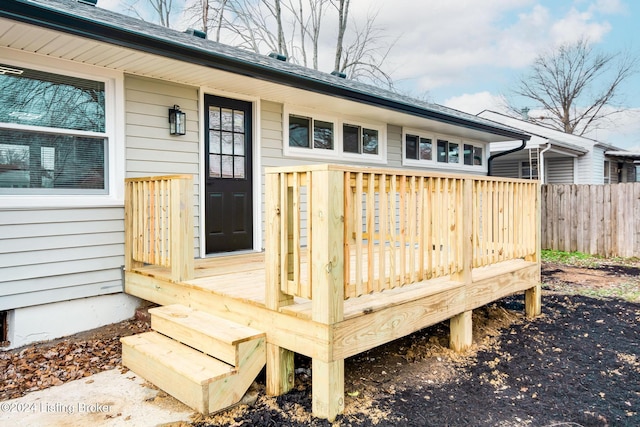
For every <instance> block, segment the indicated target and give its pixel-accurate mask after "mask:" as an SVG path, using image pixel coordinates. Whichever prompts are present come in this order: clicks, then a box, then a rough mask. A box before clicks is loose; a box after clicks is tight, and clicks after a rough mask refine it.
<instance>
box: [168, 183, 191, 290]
mask: <svg viewBox="0 0 640 427" xmlns="http://www.w3.org/2000/svg"><path fill="white" fill-rule="evenodd" d="M170 203H171V217H170V218H171V279H172V280H174V281H176V282H181V281H184V280H189V279H192V278H193V274H194V254H193V246H194V245H193V177H189V179H186V178H176V179H172V180H171V202H170Z"/></svg>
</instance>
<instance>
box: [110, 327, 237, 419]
mask: <svg viewBox="0 0 640 427" xmlns="http://www.w3.org/2000/svg"><path fill="white" fill-rule="evenodd" d="M121 341H122V363H123V365H124V366H126V367H127V368H129V369H131V370H132V371H133V372H135V373H136V374H138V375H140V376H141V377H143V378H145V379H146V380H147V381H150V382H152V383H153V384H155V385H156V386H158V387H159V388H161V389H162V390H164V391H166V392H167V393H169V394H171V395H172V396H174V397H175V398H176V399H178V400H180V401H181V402H183V403H184V404H186V405H187V406H190V407H192V408H194V409H196V410H198V411H200V412H202V413H208V410H209V409H208V406H209V402H208V401H207V399H206V396H207V395H208V392H209V388H210V386H211V384H212V383H215V382H216V380H222V379H224V378H225V377H229V376H232V375H233V374H234V373H235V368H234V367H233V366H230V365H228V364H226V363H224V362H221V361H219V360H217V359H214V358H213V357H209V356H207V355H205V354H203V353H201V352H199V351H198V350H195V349H193V348H191V347H188V346H186V345H184V344H181V343H179V342H177V341H176V340H173V339H171V338H168V337H165V336H164V335H162V334H159V333H157V332H145V333H142V334H138V335H132V336H129V337H125V338H122V339H121Z"/></svg>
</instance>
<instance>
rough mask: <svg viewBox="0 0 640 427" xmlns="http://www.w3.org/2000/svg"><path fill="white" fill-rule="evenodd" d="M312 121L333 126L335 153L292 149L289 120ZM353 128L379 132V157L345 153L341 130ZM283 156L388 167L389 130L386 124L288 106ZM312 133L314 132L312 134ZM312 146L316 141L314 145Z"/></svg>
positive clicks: (283, 121)
mask: <svg viewBox="0 0 640 427" xmlns="http://www.w3.org/2000/svg"><path fill="white" fill-rule="evenodd" d="M290 115H295V116H302V117H309V118H311V119H312V120H313V121H315V120H319V121H323V122H330V123H333V129H334V140H333V150H325V149H322V148H313V147H310V148H298V147H290V146H289V116H290ZM345 124H348V125H354V126H360V128H367V129H372V130H375V131H378V154H365V153H345V152H344V151H343V140H342V126H343V125H345ZM282 128H283V129H282V135H283V138H282V152H283V155H284V156H285V157H293V158H301V159H313V160H328V161H336V160H348V161H349V162H354V163H374V164H387V127H386V124H380V123H378V124H375V123H372V122H369V121H366V120H363V119H360V118H351V117H344V116H333V115H330V114H325V113H322V112H318V111H315V110H311V109H305V108H293V107H287V106H286V105H285V107H284V109H283V117H282ZM311 132H313V130H311ZM312 143H313V141H312Z"/></svg>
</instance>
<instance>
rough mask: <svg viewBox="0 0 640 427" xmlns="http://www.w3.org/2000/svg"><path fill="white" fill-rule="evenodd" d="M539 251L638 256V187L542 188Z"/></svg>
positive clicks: (639, 236) (639, 194) (544, 186)
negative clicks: (540, 248)
mask: <svg viewBox="0 0 640 427" xmlns="http://www.w3.org/2000/svg"><path fill="white" fill-rule="evenodd" d="M541 194H542V200H541V202H542V249H553V250H560V251H567V252H573V251H579V252H584V253H588V254H593V255H600V256H605V257H610V256H623V257H632V256H636V257H638V256H640V183H622V184H606V185H576V184H554V185H543V186H542V193H541Z"/></svg>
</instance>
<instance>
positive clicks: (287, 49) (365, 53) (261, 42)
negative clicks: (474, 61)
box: [149, 0, 393, 88]
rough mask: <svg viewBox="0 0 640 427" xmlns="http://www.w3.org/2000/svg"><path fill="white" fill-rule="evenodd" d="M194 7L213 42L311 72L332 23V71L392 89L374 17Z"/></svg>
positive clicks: (239, 4) (239, 5)
mask: <svg viewBox="0 0 640 427" xmlns="http://www.w3.org/2000/svg"><path fill="white" fill-rule="evenodd" d="M149 1H151V0H149ZM154 1H159V0H154ZM194 1H195V2H196V4H195V5H192V6H191V8H190V9H189V10H190V11H191V14H192V20H193V22H194V23H198V25H202V26H203V27H204V26H205V25H206V31H207V33H209V34H212V33H214V34H215V40H216V41H222V42H226V43H228V44H231V45H234V46H237V47H242V48H244V49H248V50H251V51H253V52H256V53H266V52H265V51H275V52H278V53H281V54H283V55H285V56H287V57H288V60H289V61H291V62H293V63H298V64H303V65H305V66H310V67H312V68H314V69H319V67H320V66H321V64H320V63H319V62H320V59H319V56H320V47H321V43H322V40H326V39H327V37H330V35H329V34H328V30H327V28H330V27H333V25H332V24H333V23H335V22H337V24H338V25H337V32H335V33H334V34H335V37H336V39H335V40H336V42H335V51H334V52H329V53H328V55H331V54H333V62H334V64H333V70H336V71H340V72H344V73H345V74H347V75H348V76H349V77H350V78H352V79H357V80H366V81H369V82H372V83H375V84H380V85H383V86H387V87H389V88H393V82H392V79H391V76H390V74H389V73H388V72H386V71H385V70H384V68H385V65H386V64H385V59H386V57H387V55H388V54H389V52H390V50H391V48H392V46H393V44H389V43H388V41H387V37H386V35H385V34H384V31H383V30H382V29H381V28H379V27H378V26H377V25H376V24H375V19H376V14H371V13H370V14H369V15H368V16H367V18H366V21H365V22H364V23H358V22H355V21H354V20H353V19H350V13H349V11H350V9H349V8H350V5H351V0H194ZM331 6H333V7H331ZM334 19H335V20H336V21H333V20H334ZM332 21H333V22H332ZM203 29H204V28H203ZM331 31H334V30H333V29H332V30H331ZM323 37H324V38H323ZM211 38H212V39H213V38H214V37H211ZM328 55H327V59H328V57H329V56H328Z"/></svg>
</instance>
